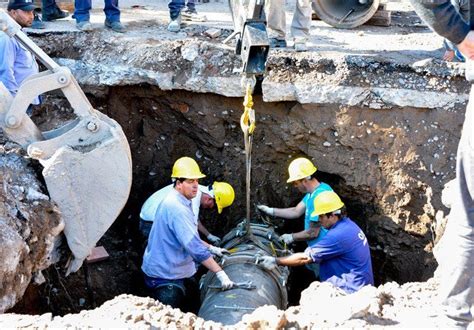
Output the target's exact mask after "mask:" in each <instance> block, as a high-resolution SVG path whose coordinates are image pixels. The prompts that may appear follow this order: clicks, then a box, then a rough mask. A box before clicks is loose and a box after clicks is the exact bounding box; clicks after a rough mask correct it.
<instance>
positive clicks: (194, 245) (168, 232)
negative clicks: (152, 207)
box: [142, 189, 211, 280]
mask: <svg viewBox="0 0 474 330" xmlns="http://www.w3.org/2000/svg"><path fill="white" fill-rule="evenodd" d="M209 257H211V253H210V252H209V251H208V249H207V247H206V246H205V245H204V243H203V242H202V240H201V239H200V238H199V234H198V232H197V226H196V223H195V218H194V214H193V210H192V205H191V201H190V200H188V199H187V198H186V197H184V196H183V195H182V194H181V193H180V192H178V191H177V190H176V189H172V190H171V191H170V192H169V194H168V195H167V196H166V198H165V199H164V200H163V202H162V203H161V204H160V206H159V207H158V210H157V211H156V214H155V221H154V222H153V226H152V227H151V231H150V236H149V238H148V245H147V247H146V249H145V253H144V255H143V264H142V270H143V272H144V273H145V274H146V275H147V276H149V277H153V278H160V279H171V280H175V279H183V278H189V277H191V276H193V275H194V273H196V266H195V263H194V262H197V263H201V262H203V261H204V260H206V259H208V258H209Z"/></svg>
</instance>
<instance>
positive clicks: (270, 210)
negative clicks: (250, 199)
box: [257, 204, 275, 216]
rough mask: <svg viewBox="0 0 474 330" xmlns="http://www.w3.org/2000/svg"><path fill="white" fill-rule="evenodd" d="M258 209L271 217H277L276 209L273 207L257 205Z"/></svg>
mask: <svg viewBox="0 0 474 330" xmlns="http://www.w3.org/2000/svg"><path fill="white" fill-rule="evenodd" d="M257 209H259V210H260V211H262V212H263V213H266V214H268V215H271V216H275V209H274V208H273V207H268V206H266V205H261V204H260V205H257Z"/></svg>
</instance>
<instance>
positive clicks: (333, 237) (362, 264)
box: [258, 191, 374, 293]
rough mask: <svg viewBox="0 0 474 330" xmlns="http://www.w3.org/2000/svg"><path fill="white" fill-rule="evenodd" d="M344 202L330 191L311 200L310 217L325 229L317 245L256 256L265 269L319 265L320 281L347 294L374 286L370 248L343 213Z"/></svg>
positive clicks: (359, 230)
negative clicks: (280, 254) (281, 254)
mask: <svg viewBox="0 0 474 330" xmlns="http://www.w3.org/2000/svg"><path fill="white" fill-rule="evenodd" d="M343 207H344V203H343V202H342V201H341V199H340V198H339V196H338V195H337V194H336V193H335V192H333V191H325V192H322V193H320V194H319V195H318V196H317V197H316V198H315V200H314V209H315V211H314V212H313V214H315V215H319V223H320V224H321V226H322V227H323V228H325V229H327V230H328V232H327V234H326V236H324V237H323V238H322V239H321V240H320V241H319V242H317V243H316V244H314V245H311V246H310V247H308V248H307V249H306V250H305V251H304V252H301V253H295V254H292V255H290V256H287V257H280V258H275V257H271V256H262V257H258V262H259V263H260V264H261V265H262V266H264V267H265V268H267V269H273V268H275V267H276V266H277V265H281V266H301V265H307V264H311V263H319V264H320V273H319V276H320V279H321V282H329V283H332V284H333V285H334V286H336V287H338V288H341V289H343V290H344V291H346V292H348V293H352V292H355V291H358V290H359V289H361V288H362V287H363V286H366V285H374V277H373V274H372V262H371V260H370V248H369V243H368V242H367V238H366V237H365V234H364V232H363V231H362V229H360V228H359V226H357V225H356V224H355V223H354V222H353V221H352V220H351V219H349V218H348V217H346V216H345V215H344V213H343V212H342V211H343V210H342V209H343Z"/></svg>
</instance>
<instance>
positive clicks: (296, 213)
mask: <svg viewBox="0 0 474 330" xmlns="http://www.w3.org/2000/svg"><path fill="white" fill-rule="evenodd" d="M316 171H317V167H316V166H314V164H313V163H312V162H311V161H310V160H309V159H306V158H303V157H300V158H296V159H294V160H293V161H292V162H291V163H290V165H289V166H288V173H289V178H288V180H287V183H292V184H293V186H294V187H295V188H297V189H298V190H299V191H300V192H302V193H305V194H306V195H305V196H304V197H303V199H302V200H301V201H300V202H299V203H298V204H297V205H296V206H295V207H289V208H275V207H268V206H266V205H258V206H257V208H258V209H259V210H260V211H262V212H264V213H266V214H268V215H271V216H275V217H279V218H283V219H297V218H300V217H301V216H302V215H303V214H304V230H303V231H300V232H297V233H289V234H283V235H281V236H280V240H281V241H283V242H285V243H286V244H291V243H293V242H294V241H306V242H307V244H308V246H310V245H313V244H315V243H316V242H318V241H319V240H320V239H322V238H323V237H324V236H325V235H326V233H327V230H326V229H324V228H322V229H321V228H320V226H319V223H318V218H319V217H318V215H316V214H314V212H313V211H314V199H315V198H316V196H318V195H319V194H320V193H321V192H323V191H332V188H331V187H330V186H329V185H328V184H326V183H324V182H320V181H319V180H318V178H317V175H316ZM308 268H309V269H311V270H312V271H313V272H314V275H315V276H316V277H318V276H319V267H318V265H317V264H314V265H310V266H309V267H308Z"/></svg>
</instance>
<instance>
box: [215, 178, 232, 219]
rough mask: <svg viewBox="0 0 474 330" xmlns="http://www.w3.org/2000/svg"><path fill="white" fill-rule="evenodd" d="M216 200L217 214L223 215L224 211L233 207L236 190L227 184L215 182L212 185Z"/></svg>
mask: <svg viewBox="0 0 474 330" xmlns="http://www.w3.org/2000/svg"><path fill="white" fill-rule="evenodd" d="M212 190H214V199H215V200H216V205H217V212H219V214H220V213H222V209H223V208H224V207H227V206H231V205H232V203H233V202H234V199H235V193H234V188H232V186H231V185H230V184H228V183H227V182H217V181H215V182H214V183H213V185H212Z"/></svg>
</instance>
